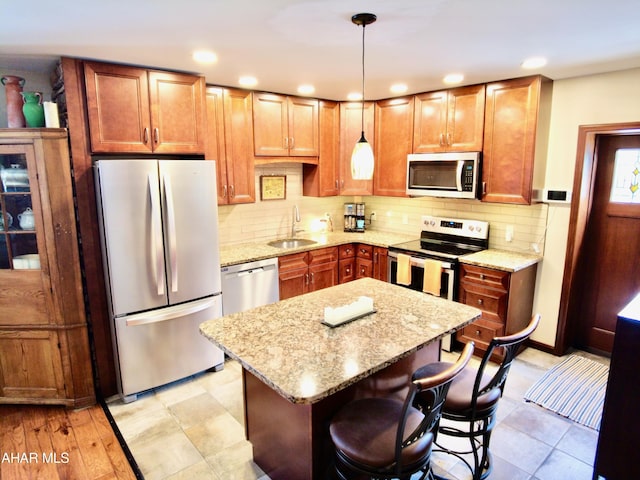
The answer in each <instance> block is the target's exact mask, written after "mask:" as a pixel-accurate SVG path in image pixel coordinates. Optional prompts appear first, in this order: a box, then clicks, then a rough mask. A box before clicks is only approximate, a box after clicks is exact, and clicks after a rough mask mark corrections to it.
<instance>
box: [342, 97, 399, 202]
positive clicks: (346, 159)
mask: <svg viewBox="0 0 640 480" xmlns="http://www.w3.org/2000/svg"><path fill="white" fill-rule="evenodd" d="M374 111H375V104H374V103H373V102H365V103H364V135H365V138H366V139H367V141H368V142H369V144H370V145H371V148H374V146H375V142H374V140H375V134H374V126H373V125H374ZM361 133H362V103H361V102H341V103H340V195H373V180H353V179H352V178H351V152H353V147H354V146H355V145H356V143H357V142H358V140H360V136H361ZM405 174H406V172H405ZM373 175H374V177H375V175H376V172H375V171H374V172H373Z"/></svg>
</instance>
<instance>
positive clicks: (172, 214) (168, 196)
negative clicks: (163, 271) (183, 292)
mask: <svg viewBox="0 0 640 480" xmlns="http://www.w3.org/2000/svg"><path fill="white" fill-rule="evenodd" d="M162 183H163V184H164V195H165V202H166V204H167V224H168V228H167V236H168V239H169V264H170V268H171V291H172V292H177V291H178V254H177V245H176V211H175V208H174V206H173V191H172V189H171V178H170V177H169V175H167V174H163V175H162Z"/></svg>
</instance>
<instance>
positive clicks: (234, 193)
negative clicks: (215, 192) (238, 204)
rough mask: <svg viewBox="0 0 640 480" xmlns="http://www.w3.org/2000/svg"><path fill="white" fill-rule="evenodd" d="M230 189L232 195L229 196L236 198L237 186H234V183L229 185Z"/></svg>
mask: <svg viewBox="0 0 640 480" xmlns="http://www.w3.org/2000/svg"><path fill="white" fill-rule="evenodd" d="M229 190H230V193H231V196H230V197H229V198H235V196H236V189H235V187H234V186H233V185H231V186H230V187H229Z"/></svg>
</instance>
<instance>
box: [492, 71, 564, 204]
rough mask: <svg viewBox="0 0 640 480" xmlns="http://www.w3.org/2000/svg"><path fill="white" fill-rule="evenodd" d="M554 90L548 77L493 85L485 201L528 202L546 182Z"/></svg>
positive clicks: (529, 78)
mask: <svg viewBox="0 0 640 480" xmlns="http://www.w3.org/2000/svg"><path fill="white" fill-rule="evenodd" d="M552 89H553V82H552V81H551V80H549V79H548V78H545V77H542V76H533V77H524V78H516V79H513V80H505V81H503V82H495V83H490V84H488V85H487V107H486V112H485V133H484V148H483V155H482V182H483V192H482V201H483V202H497V203H516V204H524V205H528V204H530V203H531V195H532V190H533V189H534V188H537V187H539V186H542V185H543V184H544V175H545V170H546V153H547V144H548V140H549V123H550V113H551V96H552Z"/></svg>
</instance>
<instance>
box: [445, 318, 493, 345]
mask: <svg viewBox="0 0 640 480" xmlns="http://www.w3.org/2000/svg"><path fill="white" fill-rule="evenodd" d="M489 325H491V324H488V325H481V324H479V323H478V322H475V323H472V324H471V325H467V326H466V327H464V328H463V329H462V330H461V331H459V332H458V334H457V335H456V337H457V339H458V340H460V341H463V342H466V341H473V342H476V343H477V344H480V345H483V346H485V347H486V346H488V345H489V343H490V342H491V340H492V339H493V338H494V337H499V336H501V335H502V334H503V332H504V328H501V327H499V326H497V325H491V326H489Z"/></svg>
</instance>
